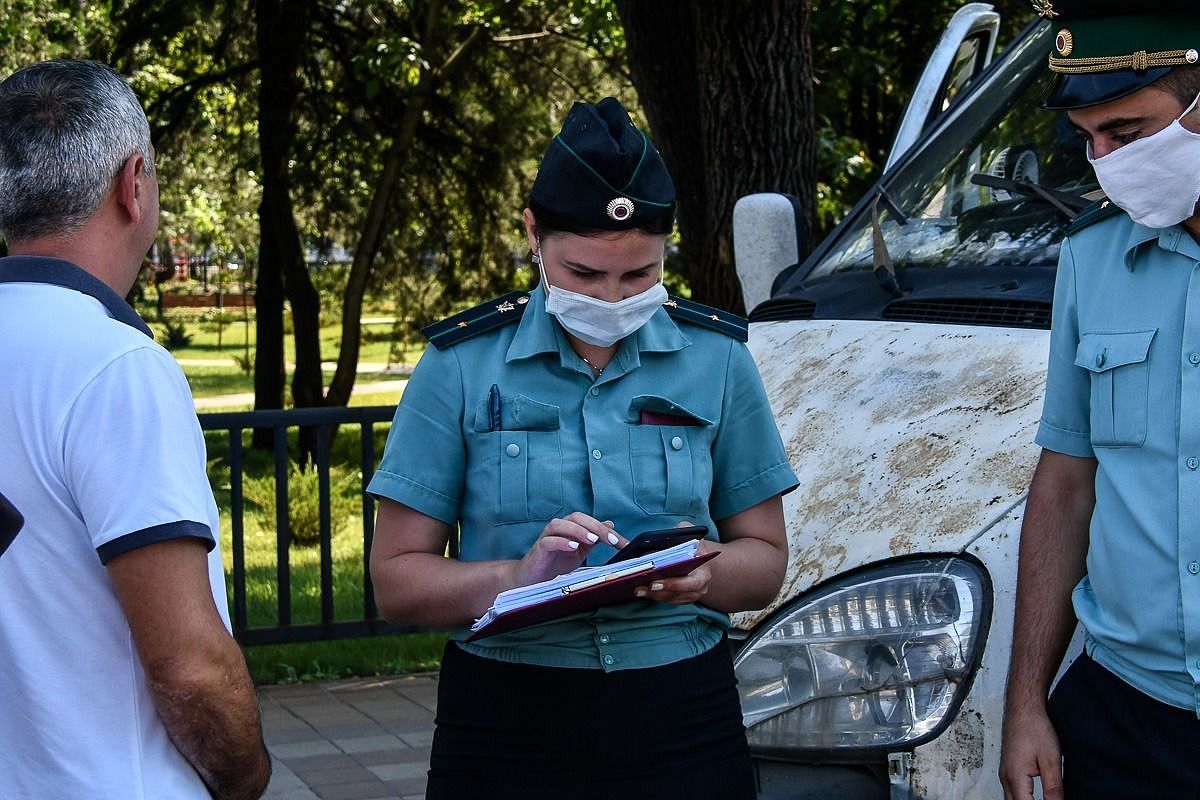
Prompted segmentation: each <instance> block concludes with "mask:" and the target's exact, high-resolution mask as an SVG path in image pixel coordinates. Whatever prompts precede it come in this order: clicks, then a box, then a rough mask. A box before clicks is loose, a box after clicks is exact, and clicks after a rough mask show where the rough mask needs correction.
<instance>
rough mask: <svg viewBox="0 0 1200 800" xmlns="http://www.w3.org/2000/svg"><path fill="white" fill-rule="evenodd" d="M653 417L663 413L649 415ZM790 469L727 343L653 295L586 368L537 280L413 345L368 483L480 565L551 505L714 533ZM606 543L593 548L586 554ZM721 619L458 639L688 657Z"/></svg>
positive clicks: (674, 612)
mask: <svg viewBox="0 0 1200 800" xmlns="http://www.w3.org/2000/svg"><path fill="white" fill-rule="evenodd" d="M493 385H495V386H496V387H497V388H498V392H499V395H500V411H501V420H500V421H501V424H500V426H499V429H498V430H493V427H494V426H493V424H492V420H491V417H492V415H491V413H490V408H489V392H490V390H491V387H492V386H493ZM643 412H647V414H649V415H650V418H649V419H646V420H645V424H643V420H644V415H643ZM662 415H665V416H662ZM663 421H668V422H671V423H677V424H650V423H651V422H663ZM796 483H797V480H796V476H795V473H793V471H792V468H791V467H790V466H789V464H788V461H787V455H786V453H785V451H784V448H783V443H782V442H781V440H780V437H779V431H778V429H777V428H776V425H775V420H774V418H773V416H772V414H771V408H770V406H769V405H768V403H767V398H766V393H765V391H764V390H763V386H762V380H761V379H760V377H759V375H758V370H757V368H756V367H755V365H754V362H753V360H752V359H751V357H750V354H749V352H748V351H747V349H746V347H745V346H744V345H743V344H742V343H741V342H739V341H736V340H735V339H733V338H730V337H729V336H726V335H724V334H721V333H718V332H716V331H713V330H709V329H707V328H704V327H700V326H697V325H691V324H687V323H684V324H683V325H682V327H681V326H680V325H679V324H677V323H676V322H675V320H673V319H672V318H671V317H670V316H669V315H668V314H667V312H666V311H665V310H663V309H660V310H659V311H657V312H656V313H655V315H654V316H653V317H652V318H651V319H650V321H649V322H647V323H646V325H645V326H643V327H642V328H641V329H640V330H639V331H638V332H637V333H635V334H632V335H630V336H629V337H627V338H626V339H624V340H623V341H622V342H621V343H620V345H619V346H618V350H617V353H616V355H615V356H614V357H613V359H612V361H611V362H610V363H609V364H608V366H607V367H605V369H604V372H603V375H602V376H601V377H600V378H598V379H596V380H594V381H593V379H592V372H591V370H590V368H589V367H588V366H587V365H586V364H585V363H584V362H583V360H582V359H581V358H580V357H579V356H578V355H576V353H575V352H574V350H572V349H571V346H570V344H569V343H568V341H567V339H566V336H565V335H564V334H563V332H562V329H561V328H560V327H559V325H558V323H557V321H555V320H554V318H553V317H551V316H550V315H549V314H547V313H546V311H545V304H544V295H543V292H542V291H540V290H536V291H534V292H533V293H532V296H531V298H530V301H529V303H528V307H527V309H526V310H525V313H524V315H523V316H522V318H521V320H520V323H519V324H509V325H506V326H504V327H501V328H498V329H495V330H491V331H488V332H486V333H482V334H479V335H477V336H475V337H472V338H469V339H466V340H465V341H461V342H459V343H457V344H455V345H453V346H451V347H448V348H447V349H444V350H436V349H433V348H430V349H428V350H427V351H426V352H425V355H424V356H423V357H422V359H421V361H420V363H419V364H418V365H417V368H416V370H415V371H414V372H413V375H412V379H411V380H410V381H409V385H408V387H407V388H406V389H405V392H404V396H403V399H402V400H401V402H400V405H399V407H398V408H397V409H396V417H395V420H394V421H393V423H392V429H391V432H390V433H389V435H388V441H387V447H386V449H385V451H384V455H383V459H382V463H381V464H380V467H379V470H378V471H377V472H376V473H375V476H374V477H373V479H372V480H371V483H370V486H369V487H368V491H369V492H371V493H372V494H375V495H377V496H380V497H386V498H389V499H391V500H394V501H396V502H399V503H403V504H404V505H407V506H409V507H411V508H414V509H416V510H417V511H420V512H421V513H423V514H427V515H428V516H430V517H433V518H435V519H438V520H441V521H443V522H446V523H449V524H451V525H454V524H457V525H458V526H459V530H460V543H459V557H460V558H461V559H463V560H464V561H481V560H490V559H516V558H521V557H522V556H523V555H524V554H525V553H526V552H527V551H528V550H529V548H530V547H531V546H532V544H533V543H534V541H536V540H537V538H538V536H539V535H540V534H541V532H542V529H543V528H544V527H545V525H546V523H547V522H548V521H549V520H550V519H552V518H555V517H562V516H566V515H567V514H570V513H572V512H574V511H582V512H584V513H586V514H589V515H591V516H593V517H595V518H597V519H601V520H612V521H613V522H614V523H615V525H616V529H617V530H618V531H619V532H620V533H621V534H623V535H625V536H627V537H629V538H633V537H634V536H635V535H636V534H638V533H640V532H641V531H645V530H651V529H656V528H670V527H673V526H675V525H676V524H677V523H679V522H681V521H684V520H687V521H689V522H694V523H695V524H697V525H705V526H708V528H709V531H710V538H713V539H715V538H717V537H716V524H715V521H716V520H721V519H725V518H727V517H730V516H733V515H734V514H737V513H739V512H741V511H744V510H746V509H748V508H750V507H752V506H754V505H757V504H758V503H760V502H762V501H763V500H766V499H768V498H770V497H773V496H775V495H778V494H781V493H783V492H786V491H789V490H790V489H792V488H794V487H795V486H796ZM613 552H614V550H613V548H611V547H609V546H608V545H606V544H598V545H596V546H594V547H593V549H592V552H591V555H590V556H589V559H588V563H590V564H599V563H603V562H604V561H606V560H607V559H608V558H609V557H610V556H611V555H612V554H613ZM718 558H719V557H718ZM728 626H729V618H728V616H727V615H726V614H723V613H721V612H718V611H714V610H713V609H710V608H706V607H704V606H701V605H684V606H675V605H669V604H665V603H656V602H653V601H647V600H640V601H636V602H631V603H624V604H620V605H614V606H607V607H604V608H600V609H598V610H596V611H592V612H588V613H584V614H579V615H575V616H572V617H567V618H565V619H563V620H559V621H555V622H551V623H546V624H542V625H537V626H533V627H530V628H526V629H523V630H519V631H515V632H512V633H507V634H500V635H497V636H493V637H489V638H485V639H482V640H479V641H477V642H472V643H470V644H464V645H462V646H463V647H464V649H466V650H468V651H469V652H472V653H475V654H477V655H482V656H486V657H490V658H495V659H500V660H503V661H515V662H522V663H532V664H541V665H546V666H562V667H580V668H596V669H605V670H618V669H631V668H638V667H651V666H659V665H662V664H667V663H671V662H673V661H678V660H681V659H684V658H689V657H691V656H694V655H698V654H700V653H703V652H705V651H706V650H708V649H709V648H711V647H713V646H714V645H715V644H716V643H717V642H719V641H720V639H721V637H722V635H723V633H724V631H725V629H726V628H728ZM466 635H467V631H466V630H465V629H461V630H456V631H453V632H452V634H451V636H452V638H454V639H456V640H458V641H460V642H461V641H462V640H463V639H464V638H465V637H466Z"/></svg>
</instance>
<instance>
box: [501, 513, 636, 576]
mask: <svg viewBox="0 0 1200 800" xmlns="http://www.w3.org/2000/svg"><path fill="white" fill-rule="evenodd" d="M597 542H604V543H605V544H610V545H612V546H613V547H624V546H625V545H627V544H629V540H627V539H626V538H625V537H624V536H621V535H620V534H619V533H617V532H616V531H615V530H613V524H612V522H611V521H608V520H606V521H604V522H601V521H600V520H598V519H596V518H595V517H590V516H588V515H587V514H584V513H583V512H582V511H576V512H574V513H572V514H568V515H567V516H565V517H561V518H558V519H552V520H550V522H548V523H547V524H546V527H545V528H543V529H542V535H541V536H539V537H538V540H537V541H536V542H534V543H533V547H531V548H529V552H528V553H526V554H525V557H524V558H522V559H521V560H520V561H518V562H516V568H515V569H514V571H513V581H514V583H513V586H528V585H529V584H531V583H537V582H539V581H544V580H549V579H550V578H554V577H556V576H558V575H562V574H564V573H567V572H570V571H571V570H573V569H575V568H576V567H578V566H579V565H580V564H582V563H583V561H584V559H586V558H587V556H588V553H589V552H591V549H592V546H593V545H595V544H596V543H597Z"/></svg>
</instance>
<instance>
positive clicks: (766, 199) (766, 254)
mask: <svg viewBox="0 0 1200 800" xmlns="http://www.w3.org/2000/svg"><path fill="white" fill-rule="evenodd" d="M801 219H802V216H801V214H800V203H799V201H798V200H797V199H796V198H794V197H792V196H790V195H786V194H775V193H762V194H750V195H746V196H745V197H742V198H740V199H739V200H738V201H737V204H736V205H735V206H734V207H733V259H734V263H735V264H736V265H737V276H738V281H740V282H741V284H742V301H743V302H744V303H745V304H746V311H747V313H749V312H750V310H751V309H753V308H754V307H755V306H757V305H758V304H759V303H761V302H763V301H764V300H766V299H767V298H769V297H770V296H771V287H772V286H773V285H774V283H775V278H776V277H777V276H778V275H779V273H781V272H783V271H784V270H785V269H787V268H788V267H792V266H795V265H796V264H798V263H799V262H800V258H801V255H802V254H803V252H804V233H803V231H804V227H803V224H802V222H801Z"/></svg>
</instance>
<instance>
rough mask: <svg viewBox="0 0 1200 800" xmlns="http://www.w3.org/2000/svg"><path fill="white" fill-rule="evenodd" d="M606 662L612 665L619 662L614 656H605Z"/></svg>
mask: <svg viewBox="0 0 1200 800" xmlns="http://www.w3.org/2000/svg"><path fill="white" fill-rule="evenodd" d="M604 663H605V664H608V665H609V666H610V667H611V666H612V665H613V664H615V663H617V660H616V659H615V658H613V657H612V656H605V657H604Z"/></svg>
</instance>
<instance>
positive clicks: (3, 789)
mask: <svg viewBox="0 0 1200 800" xmlns="http://www.w3.org/2000/svg"><path fill="white" fill-rule="evenodd" d="M152 161H153V152H152V150H151V146H150V130H149V126H148V125H147V122H146V117H145V115H144V114H143V112H142V109H141V107H140V106H139V104H138V101H137V98H136V97H135V96H134V94H133V92H131V91H130V90H129V88H128V87H127V86H126V85H125V83H124V82H123V81H122V80H121V79H120V77H119V76H117V75H116V73H114V72H113V71H112V70H110V69H109V68H108V67H105V66H103V65H101V64H97V63H94V62H88V61H58V62H46V63H41V64H35V65H33V66H30V67H26V68H24V69H22V70H19V71H18V72H16V73H14V74H13V75H11V76H9V77H8V78H7V79H5V80H4V81H3V83H0V233H2V234H3V235H4V237H5V240H6V242H7V245H8V250H9V253H10V256H9V257H7V258H4V259H0V375H3V380H0V442H3V457H0V487H3V490H4V492H5V494H6V495H8V497H9V498H10V499H11V500H12V501H13V503H14V505H16V507H17V508H19V509H20V510H21V513H22V514H23V515H24V517H25V527H24V529H23V530H22V532H21V535H20V537H19V538H17V539H16V540H15V541H14V542H13V544H12V546H11V548H10V549H9V551H8V552H7V553H6V554H5V556H4V558H3V559H0V598H2V600H3V604H4V611H3V613H0V663H3V665H4V666H3V668H2V669H0V708H2V709H3V712H2V713H0V743H2V744H0V797H4V798H38V800H44V799H45V798H80V797H105V798H109V797H111V798H147V799H151V798H153V799H154V800H157V798H172V799H175V798H205V797H209V796H210V795H212V796H215V797H220V798H251V797H258V796H259V795H261V794H262V792H263V790H264V788H265V787H266V784H267V780H268V778H269V775H270V762H269V760H268V758H267V755H266V752H265V749H264V747H263V743H262V729H261V725H260V722H259V713H258V705H257V701H256V697H255V693H254V687H253V685H252V684H251V682H250V678H249V675H248V674H247V671H246V665H245V661H244V660H243V658H242V655H241V652H240V651H239V650H238V647H237V644H236V643H235V642H234V640H233V638H232V637H231V636H230V634H229V629H228V624H229V623H228V614H227V611H226V607H225V588H224V579H223V575H222V570H221V559H220V555H219V552H218V549H217V548H216V540H217V523H218V518H217V510H216V506H215V504H214V502H213V497H212V492H211V490H210V489H209V486H208V481H207V479H206V476H205V451H204V440H203V438H202V436H201V434H200V430H199V426H198V425H197V423H196V417H195V413H194V411H193V409H192V404H191V396H190V393H189V391H188V385H187V382H186V381H185V380H184V377H183V374H182V373H181V372H180V370H179V368H178V366H177V365H176V364H175V362H174V361H173V360H172V359H171V357H170V355H169V354H167V353H166V351H164V350H163V349H162V348H161V347H159V346H158V345H156V344H155V343H154V341H153V338H152V337H151V336H150V331H149V329H148V328H147V327H146V325H145V323H143V322H142V321H141V320H140V319H139V318H138V317H137V315H136V314H134V313H133V311H132V309H130V308H129V306H128V305H126V304H125V303H124V301H123V300H122V296H123V295H125V293H126V292H128V291H129V289H130V287H131V286H132V285H133V282H134V279H135V278H136V276H137V273H138V270H139V268H140V266H141V262H142V259H143V257H144V256H145V253H146V251H147V250H148V248H149V247H150V244H151V242H152V240H153V238H154V233H155V228H156V226H157V224H158V184H157V181H156V179H155V176H154V166H153V163H152Z"/></svg>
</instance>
